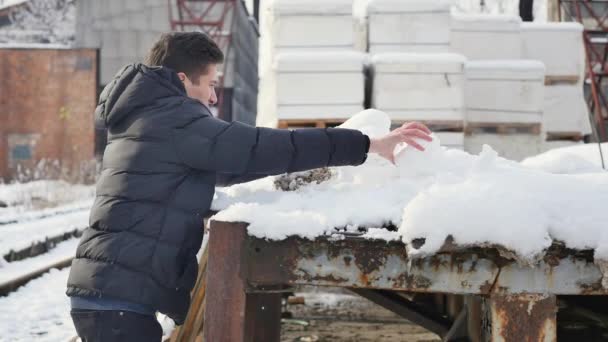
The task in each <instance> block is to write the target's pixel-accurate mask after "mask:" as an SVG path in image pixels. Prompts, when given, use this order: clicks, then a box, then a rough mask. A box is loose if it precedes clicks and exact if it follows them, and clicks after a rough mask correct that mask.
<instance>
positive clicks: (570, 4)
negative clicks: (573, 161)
mask: <svg viewBox="0 0 608 342" xmlns="http://www.w3.org/2000/svg"><path fill="white" fill-rule="evenodd" d="M558 3H559V9H560V10H559V14H558V15H559V19H560V21H575V22H579V23H581V24H582V25H583V27H584V31H583V42H584V44H585V56H586V64H587V72H586V76H585V86H586V88H587V89H586V90H588V91H587V92H586V93H587V94H588V95H587V105H588V106H589V113H590V115H591V116H592V118H590V120H591V121H592V125H591V126H592V128H593V134H594V135H595V138H596V139H597V141H598V142H600V141H608V132H607V131H606V126H607V121H608V83H607V81H608V80H607V78H606V76H608V64H607V62H608V1H598V0H558ZM600 151H601V150H600Z"/></svg>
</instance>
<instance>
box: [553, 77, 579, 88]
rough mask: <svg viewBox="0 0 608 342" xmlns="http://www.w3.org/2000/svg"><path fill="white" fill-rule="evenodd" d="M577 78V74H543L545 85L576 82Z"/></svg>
mask: <svg viewBox="0 0 608 342" xmlns="http://www.w3.org/2000/svg"><path fill="white" fill-rule="evenodd" d="M579 79H580V77H579V76H578V75H547V76H545V85H547V86H551V85H557V84H577V83H578V81H579Z"/></svg>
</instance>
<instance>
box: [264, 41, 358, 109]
mask: <svg viewBox="0 0 608 342" xmlns="http://www.w3.org/2000/svg"><path fill="white" fill-rule="evenodd" d="M364 62H365V55H364V54H362V53H358V52H317V53H314V52H308V53H281V54H279V55H278V56H277V58H276V61H275V65H274V75H275V76H274V77H275V82H274V85H275V87H274V89H273V90H274V100H275V101H274V105H273V107H274V108H275V110H276V113H277V117H278V119H279V120H287V119H347V118H349V117H350V116H351V115H352V114H355V113H357V112H359V111H361V110H363V101H364V83H365V80H364V74H363V67H364Z"/></svg>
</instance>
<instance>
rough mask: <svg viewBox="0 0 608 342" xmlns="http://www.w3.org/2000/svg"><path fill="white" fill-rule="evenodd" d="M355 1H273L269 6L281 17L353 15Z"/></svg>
mask: <svg viewBox="0 0 608 342" xmlns="http://www.w3.org/2000/svg"><path fill="white" fill-rule="evenodd" d="M352 3H353V0H271V1H268V4H267V6H268V7H269V8H271V9H272V11H274V12H276V13H277V14H279V15H289V14H295V15H301V14H311V15H315V14H316V15H323V14H328V15H339V14H347V15H351V14H352V11H353V5H352Z"/></svg>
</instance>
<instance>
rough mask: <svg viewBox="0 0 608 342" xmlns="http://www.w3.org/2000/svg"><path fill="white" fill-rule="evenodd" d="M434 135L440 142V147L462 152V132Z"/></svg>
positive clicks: (437, 133)
mask: <svg viewBox="0 0 608 342" xmlns="http://www.w3.org/2000/svg"><path fill="white" fill-rule="evenodd" d="M435 135H437V137H438V138H439V141H441V146H444V147H446V148H448V149H457V150H464V133H463V132H436V133H435Z"/></svg>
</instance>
